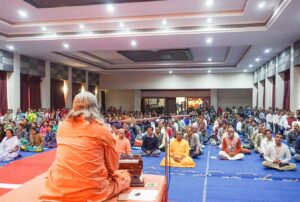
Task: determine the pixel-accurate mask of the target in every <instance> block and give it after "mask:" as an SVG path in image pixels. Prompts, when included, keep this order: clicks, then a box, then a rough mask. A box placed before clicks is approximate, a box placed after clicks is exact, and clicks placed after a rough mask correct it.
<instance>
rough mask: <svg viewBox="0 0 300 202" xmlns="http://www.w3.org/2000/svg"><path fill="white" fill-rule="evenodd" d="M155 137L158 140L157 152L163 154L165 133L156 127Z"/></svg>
mask: <svg viewBox="0 0 300 202" xmlns="http://www.w3.org/2000/svg"><path fill="white" fill-rule="evenodd" d="M155 136H156V137H157V139H158V148H159V150H160V151H163V152H164V151H165V142H166V140H165V138H166V135H165V133H162V132H161V129H160V128H159V127H156V128H155Z"/></svg>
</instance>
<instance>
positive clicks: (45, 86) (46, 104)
mask: <svg viewBox="0 0 300 202" xmlns="http://www.w3.org/2000/svg"><path fill="white" fill-rule="evenodd" d="M50 72H51V66H50V62H49V61H46V64H45V77H43V79H42V82H41V102H42V108H47V109H48V108H50V105H51V99H50V90H51V89H50V88H51V82H50V81H51V80H50V77H51V75H50V74H51V73H50Z"/></svg>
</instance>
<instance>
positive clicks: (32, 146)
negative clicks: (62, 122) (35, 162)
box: [21, 127, 44, 152]
mask: <svg viewBox="0 0 300 202" xmlns="http://www.w3.org/2000/svg"><path fill="white" fill-rule="evenodd" d="M29 132H30V134H29V143H28V144H27V145H22V146H21V149H22V150H24V151H33V152H41V151H43V145H44V142H43V137H42V135H41V134H39V133H37V132H36V128H35V127H31V128H30V131H29Z"/></svg>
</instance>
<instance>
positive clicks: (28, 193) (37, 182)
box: [0, 173, 166, 202]
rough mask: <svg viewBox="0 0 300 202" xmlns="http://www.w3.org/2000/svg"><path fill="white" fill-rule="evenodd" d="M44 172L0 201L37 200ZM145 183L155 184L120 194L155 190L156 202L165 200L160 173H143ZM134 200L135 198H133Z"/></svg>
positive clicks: (26, 201)
mask: <svg viewBox="0 0 300 202" xmlns="http://www.w3.org/2000/svg"><path fill="white" fill-rule="evenodd" d="M45 176H46V173H43V174H41V175H40V176H38V177H36V178H34V179H32V180H30V181H28V182H26V183H25V184H24V185H22V186H21V187H19V188H17V189H15V190H13V191H10V192H8V193H6V194H4V195H3V196H1V197H0V202H20V201H24V202H38V201H39V200H38V197H39V194H40V192H41V190H42V188H43V184H44V181H45ZM144 180H145V184H148V183H151V184H155V185H156V186H155V187H148V188H146V187H133V188H130V189H128V190H126V191H125V192H123V193H122V194H123V195H124V194H129V193H130V192H131V191H132V190H133V189H134V190H157V191H158V195H157V197H156V200H155V201H156V202H161V201H165V189H166V181H165V177H164V176H161V175H144ZM114 201H118V196H116V197H114V198H113V199H111V200H108V201H107V202H114ZM122 201H123V202H129V201H130V200H122ZM135 202H136V200H135Z"/></svg>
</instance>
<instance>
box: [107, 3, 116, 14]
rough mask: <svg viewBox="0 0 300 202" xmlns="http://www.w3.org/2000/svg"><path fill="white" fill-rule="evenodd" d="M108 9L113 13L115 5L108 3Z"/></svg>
mask: <svg viewBox="0 0 300 202" xmlns="http://www.w3.org/2000/svg"><path fill="white" fill-rule="evenodd" d="M106 10H107V11H108V12H109V13H113V12H114V11H115V7H114V6H113V5H112V4H107V5H106Z"/></svg>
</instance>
